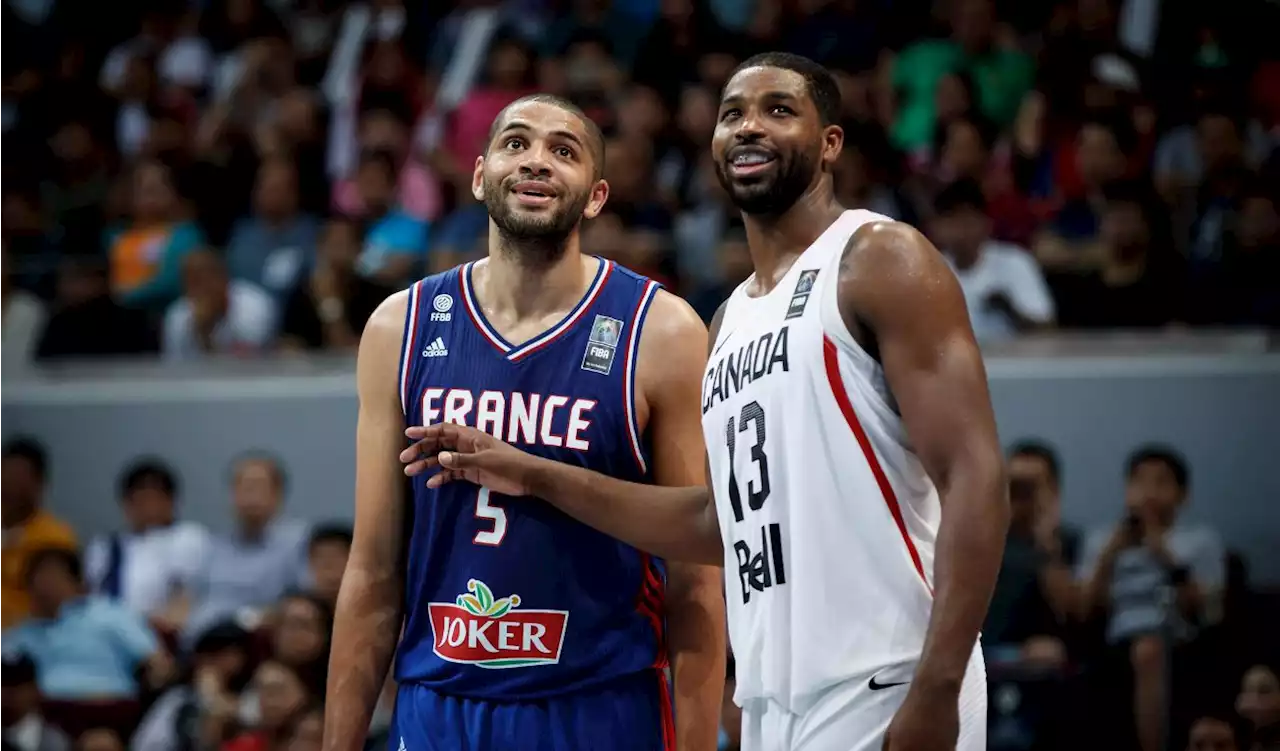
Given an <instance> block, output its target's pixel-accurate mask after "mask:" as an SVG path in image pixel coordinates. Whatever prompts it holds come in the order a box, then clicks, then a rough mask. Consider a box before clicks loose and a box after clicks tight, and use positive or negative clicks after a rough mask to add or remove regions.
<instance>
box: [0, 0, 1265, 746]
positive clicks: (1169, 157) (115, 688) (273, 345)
mask: <svg viewBox="0 0 1280 751" xmlns="http://www.w3.org/2000/svg"><path fill="white" fill-rule="evenodd" d="M1218 6H1221V7H1218ZM86 8H89V10H86ZM3 12H4V40H5V51H4V55H5V57H4V71H3V86H4V88H3V145H4V149H5V150H4V159H3V183H2V187H3V221H2V223H0V227H2V232H3V287H2V291H3V298H2V303H3V317H2V321H3V340H2V342H3V368H4V370H3V375H4V378H5V379H10V378H13V377H17V376H21V375H22V374H24V373H26V372H30V371H29V368H28V366H29V365H30V364H31V363H45V362H50V361H56V360H60V359H74V358H86V357H115V356H128V355H152V356H155V355H159V356H162V357H164V358H166V359H173V360H194V359H199V358H202V357H206V356H210V355H219V354H222V355H237V356H255V355H258V354H260V353H269V352H276V351H285V352H298V351H323V350H330V351H339V352H342V351H348V352H350V351H351V350H352V349H353V348H354V346H355V345H356V343H357V342H358V339H359V334H360V332H361V330H362V328H363V325H364V322H365V320H366V319H367V318H368V316H369V315H370V313H371V312H372V310H373V309H374V307H376V305H377V304H378V303H379V302H380V301H381V300H382V299H383V298H384V297H385V296H386V295H387V294H389V293H390V292H391V291H393V290H395V289H399V288H402V287H403V286H404V285H405V284H406V282H407V281H409V280H411V279H413V278H416V277H418V276H421V275H423V274H427V273H433V272H437V271H441V270H444V269H447V268H449V267H451V266H453V265H455V264H457V263H459V262H461V261H465V260H469V259H472V258H476V257H479V256H481V255H483V254H484V252H485V249H486V236H487V229H488V222H487V217H486V214H485V211H484V207H483V206H482V205H480V204H478V203H476V202H475V200H474V199H473V198H472V196H471V190H470V185H471V179H472V169H473V165H474V160H475V158H476V156H477V155H478V154H480V153H481V152H482V151H483V149H484V147H485V139H486V136H487V132H488V127H489V124H490V122H491V121H492V119H493V118H494V116H495V115H496V114H497V113H498V112H499V111H500V110H501V109H502V107H503V106H505V105H506V104H507V103H509V102H510V101H512V100H513V99H515V98H516V97H518V96H521V95H523V94H526V93H530V92H534V91H550V92H554V93H558V94H563V95H566V96H569V97H571V98H572V99H573V100H574V101H576V102H578V103H579V104H580V105H581V106H582V107H583V108H584V110H585V111H587V112H588V114H589V115H590V116H591V117H592V118H593V119H595V120H596V121H597V122H598V123H599V124H600V125H601V127H602V129H603V130H604V132H605V134H606V136H607V163H606V171H605V174H606V178H607V179H608V181H609V183H610V187H611V191H610V200H609V203H608V206H607V207H606V210H605V213H604V214H603V215H602V216H600V217H599V218H597V219H595V220H593V221H592V222H590V223H589V225H587V226H586V227H585V228H584V240H583V242H584V248H585V249H586V250H587V251H588V252H591V253H597V254H600V255H605V256H608V257H611V258H613V259H615V260H617V261H619V262H621V263H623V264H625V265H627V266H630V267H632V268H634V269H636V270H638V271H641V272H643V273H645V274H648V275H651V276H653V277H654V278H656V279H658V280H660V281H662V282H663V283H664V284H666V285H668V286H669V287H671V288H672V289H673V290H675V291H677V292H678V293H680V294H682V295H683V296H685V297H686V298H687V299H689V300H690V301H691V302H692V303H693V304H694V305H695V307H696V308H697V309H698V310H700V311H701V312H703V314H704V315H707V316H709V315H710V313H711V312H712V311H714V309H715V308H716V306H717V305H718V304H719V302H720V301H721V300H722V299H723V298H724V297H725V296H726V295H727V293H728V292H729V291H730V290H731V289H732V288H733V287H734V286H735V285H736V284H738V283H739V282H740V281H741V280H742V279H744V278H745V277H746V276H747V274H748V273H749V272H750V259H749V257H748V255H747V248H746V242H745V234H744V232H743V229H742V225H741V221H740V219H739V218H738V216H737V214H736V212H735V211H734V209H733V207H732V206H731V205H730V204H729V202H728V201H727V198H726V196H725V194H724V193H723V191H722V190H721V188H720V185H719V183H718V181H717V179H716V177H715V173H714V167H713V166H712V165H711V164H710V161H709V151H708V144H709V140H710V135H711V132H712V129H713V128H714V125H715V122H716V118H717V97H718V91H719V88H720V87H721V86H722V84H723V83H724V82H725V80H726V77H727V76H728V74H729V73H730V71H731V70H732V69H733V67H734V66H735V65H736V64H737V62H738V61H740V60H742V59H744V58H745V57H746V56H747V55H749V54H751V53H754V52H757V51H762V50H769V49H784V50H789V51H794V52H798V53H801V54H805V55H808V56H811V57H813V58H815V59H817V60H819V61H820V62H822V63H823V64H825V65H827V66H829V67H830V68H831V69H832V70H833V71H834V72H835V73H836V75H837V78H838V80H839V83H840V86H841V90H842V95H843V108H844V113H843V117H844V122H843V125H844V129H845V134H846V141H845V149H844V153H843V155H842V157H841V160H840V162H839V165H838V168H837V171H836V175H835V177H836V188H837V192H838V195H839V197H840V198H841V200H842V201H843V202H844V203H845V205H847V206H851V207H864V208H870V209H872V210H875V211H879V212H882V213H884V214H887V215H889V216H892V217H894V218H898V219H902V220H904V221H908V222H911V223H913V224H916V225H917V226H919V227H920V228H921V229H922V230H924V231H925V232H926V233H927V234H928V235H929V236H930V238H931V239H933V240H934V242H935V244H936V245H937V246H938V248H939V250H940V251H941V252H943V253H944V254H945V255H946V257H947V258H948V259H949V261H950V262H951V263H952V265H953V267H954V269H955V271H956V274H957V276H958V278H959V280H960V282H961V285H962V287H963V290H964V293H965V296H966V301H967V303H968V306H969V311H970V315H971V318H972V320H973V324H974V328H975V331H976V332H977V334H978V336H979V338H980V339H982V340H983V341H984V342H995V341H1000V340H1004V339H1008V338H1011V337H1015V336H1018V335H1019V334H1022V333H1025V332H1033V331H1042V330H1045V329H1051V328H1054V327H1063V328H1085V329H1102V328H1143V329H1161V328H1166V327H1171V326H1187V325H1189V326H1212V327H1244V326H1247V327H1273V326H1277V325H1280V148H1278V147H1280V60H1277V59H1276V58H1277V55H1276V49H1275V47H1274V44H1273V40H1272V39H1270V38H1269V37H1267V35H1259V34H1254V33H1251V32H1252V31H1253V30H1255V29H1266V28H1272V29H1274V28H1280V9H1278V8H1277V7H1276V6H1275V5H1274V4H1268V3H1266V2H1263V1H1262V0H1257V2H1249V0H1241V1H1240V2H1237V3H1222V4H1215V6H1214V7H1212V8H1205V7H1203V6H1202V4H1199V3H1183V2H1176V1H1169V0H1165V1H1164V2H1161V1H1160V0H1149V1H1147V2H1139V1H1138V0H1126V1H1125V2H1121V0H1056V1H1055V2H1049V1H1047V0H1046V2H1040V3H1023V2H1014V1H1013V0H999V1H996V0H613V1H612V2H610V1H609V0H559V1H558V2H557V1H556V0H502V1H498V0H459V1H458V2H402V1H401V0H370V1H369V2H366V3H348V2H340V1H339V0H190V2H181V1H178V0H171V1H170V0H118V1H117V2H112V3H110V4H109V8H108V7H107V6H106V5H104V6H103V7H102V8H101V9H98V8H92V7H91V6H85V5H84V4H78V3H74V2H71V1H70V0H5V2H4V6H3ZM1255 37H1256V38H1255ZM1116 464H1117V466H1116V467H1115V470H1114V471H1116V472H1123V473H1124V476H1125V477H1126V479H1127V486H1126V487H1127V491H1126V496H1125V498H1123V499H1116V504H1115V508H1116V513H1115V516H1116V518H1117V519H1119V520H1120V521H1119V522H1118V523H1117V525H1116V526H1115V527H1114V528H1111V529H1102V530H1074V529H1071V528H1070V527H1069V525H1066V524H1064V523H1063V522H1062V521H1061V514H1060V510H1059V508H1058V490H1059V488H1060V485H1061V483H1062V482H1063V481H1064V479H1065V478H1062V477H1060V476H1059V467H1058V462H1057V459H1056V456H1055V454H1054V451H1053V449H1052V447H1048V446H1044V445H1042V444H1037V443H1034V442H1032V443H1025V444H1020V445H1019V446H1017V447H1015V448H1014V449H1013V450H1012V452H1011V456H1010V469H1011V475H1012V478H1013V480H1012V484H1011V489H1010V490H1011V498H1012V501H1013V504H1014V524H1013V527H1012V529H1011V531H1010V537H1009V543H1008V550H1007V553H1006V559H1005V564H1004V569H1003V570H1002V572H1001V576H1000V581H999V583H998V586H997V593H996V597H995V599H994V601H993V605H992V609H991V615H990V618H989V621H988V623H987V625H986V628H985V629H984V634H985V636H984V643H985V645H986V649H987V656H988V660H989V662H990V675H991V688H992V693H991V710H992V711H991V748H992V749H996V750H997V751H1002V750H1007V751H1026V750H1027V749H1040V748H1082V747H1093V748H1112V747H1114V748H1117V749H1142V751H1157V749H1162V748H1174V749H1180V748H1187V749H1189V750H1190V751H1210V750H1213V751H1232V750H1239V751H1244V750H1245V749H1254V750H1260V749H1273V748H1280V673H1278V671H1280V667H1277V662H1276V658H1277V656H1280V653H1278V652H1277V650H1276V646H1277V645H1276V643H1275V636H1274V635H1275V633H1280V622H1277V621H1276V620H1275V616H1276V613H1277V611H1280V608H1276V607H1275V603H1274V598H1272V599H1267V598H1266V597H1263V595H1262V594H1261V593H1259V592H1255V591H1254V590H1253V589H1251V588H1250V587H1249V586H1248V583H1247V580H1246V576H1245V571H1246V570H1247V568H1246V566H1245V562H1243V561H1241V560H1240V559H1239V557H1238V556H1235V555H1233V554H1232V552H1231V551H1230V550H1227V549H1225V547H1224V545H1223V543H1222V541H1221V539H1220V538H1219V536H1218V535H1217V533H1216V532H1215V531H1214V530H1213V529H1211V528H1208V527H1205V526H1202V525H1194V524H1191V523H1188V522H1184V521H1182V520H1181V517H1180V512H1181V510H1182V508H1183V503H1184V500H1185V498H1186V495H1187V492H1188V488H1189V487H1190V483H1191V478H1192V473H1191V469H1190V468H1189V467H1187V466H1186V463H1185V462H1184V461H1183V459H1182V458H1181V457H1179V456H1178V455H1177V454H1176V453H1175V452H1172V451H1169V450H1167V449H1164V448H1161V447H1157V446H1151V447H1141V448H1138V449H1136V450H1135V453H1134V454H1133V456H1132V457H1131V458H1130V459H1129V460H1128V462H1127V463H1125V462H1124V460H1123V458H1122V457H1120V458H1117V460H1116ZM48 471H49V468H48V467H47V466H46V460H45V456H44V452H43V450H42V449H41V447H40V446H39V445H38V444H35V443H33V442H31V441H25V440H17V441H14V442H11V443H10V444H8V445H7V446H6V447H5V450H4V467H3V500H4V508H3V524H4V558H3V561H4V570H3V597H4V600H3V610H2V613H3V625H4V629H5V630H4V634H3V648H4V655H5V657H4V668H3V687H4V691H3V701H4V714H3V725H4V735H3V739H4V749H5V751H9V749H15V750H17V751H37V750H39V751H60V750H61V749H67V748H80V749H86V750H87V751H98V750H99V749H101V750H102V751H106V750H107V749H119V748H134V749H141V750H143V751H166V750H168V749H178V750H185V749H228V750H229V751H278V750H282V749H287V750H288V751H304V750H306V749H316V748H318V747H319V722H320V707H321V703H322V700H323V687H324V673H325V666H326V664H327V655H328V650H329V644H328V639H329V623H330V620H331V616H332V610H331V608H332V603H333V601H334V597H335V594H336V588H337V583H338V581H339V580H340V578H341V573H342V570H343V566H344V564H345V557H346V552H347V548H348V545H349V542H350V531H349V529H346V528H344V527H342V526H341V525H324V524H320V523H318V522H317V520H305V519H300V518H296V517H294V516H291V515H290V513H289V511H288V509H287V508H286V507H285V506H284V499H285V498H286V496H287V491H288V476H287V468H285V467H283V466H281V465H280V464H279V463H278V462H277V461H276V460H275V459H274V458H272V457H271V456H270V455H267V454H246V455H245V456H244V457H242V458H241V459H240V460H239V461H237V462H236V463H235V465H234V466H233V467H232V468H231V470H230V472H229V496H230V503H229V504H228V506H227V512H226V514H227V518H228V520H229V523H228V524H227V526H226V528H227V529H228V530H230V531H229V532H226V533H223V534H215V533H213V532H211V531H209V530H207V529H204V528H203V527H201V526H199V525H196V524H193V523H190V522H184V521H182V520H181V519H180V518H179V517H180V515H179V513H178V512H179V509H180V507H179V506H178V505H177V501H178V499H179V498H180V497H181V482H180V478H178V477H177V476H175V474H174V473H173V471H172V470H170V469H169V468H168V467H167V466H166V464H165V463H164V462H163V461H159V460H152V459H144V460H140V461H139V462H138V463H136V464H135V465H132V466H130V467H126V468H122V471H121V478H120V483H119V487H118V489H117V496H118V498H119V500H120V503H121V510H122V517H123V519H125V521H126V524H125V526H124V527H123V528H122V529H120V530H118V531H115V532H108V531H105V530H99V532H100V534H97V535H95V536H93V537H91V538H90V539H87V540H77V538H76V536H75V535H74V534H73V533H72V532H71V530H70V529H69V528H68V527H66V526H65V525H64V524H63V523H61V522H60V521H59V520H58V519H56V518H55V517H54V516H52V515H51V514H50V512H49V511H48V510H46V509H44V508H43V503H44V501H45V499H44V487H45V481H46V479H47V473H48ZM60 471H65V470H60ZM188 502H195V503H199V504H202V506H204V505H206V504H217V503H218V501H217V500H216V499H210V498H200V499H188ZM205 507H206V508H207V506H205ZM82 543H83V544H82ZM1268 634H1269V635H1268ZM729 687H730V688H732V675H730V677H729ZM393 697H394V691H393V686H391V685H390V684H388V690H387V692H386V693H385V695H384V700H383V702H382V704H381V705H380V707H379V711H378V713H377V715H376V717H375V720H374V726H373V727H372V728H371V730H370V738H371V741H370V743H371V748H372V747H375V746H376V747H381V746H380V745H379V744H385V742H386V739H385V737H384V732H385V728H386V724H387V721H388V718H389V712H390V709H391V704H392V700H393ZM1082 719H1083V720H1085V721H1082ZM723 730H724V732H723V745H724V747H726V748H733V747H734V744H735V743H736V728H735V720H734V711H733V708H732V706H731V704H730V703H729V702H726V710H725V717H724V728H723Z"/></svg>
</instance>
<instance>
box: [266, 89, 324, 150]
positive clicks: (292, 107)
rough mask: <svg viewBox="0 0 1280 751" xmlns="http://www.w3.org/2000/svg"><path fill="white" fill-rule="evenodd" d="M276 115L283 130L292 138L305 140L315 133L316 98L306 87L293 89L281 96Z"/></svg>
mask: <svg viewBox="0 0 1280 751" xmlns="http://www.w3.org/2000/svg"><path fill="white" fill-rule="evenodd" d="M276 116H277V120H276V123H277V124H278V125H279V126H280V130H281V132H282V133H284V135H285V137H286V138H288V139H290V140H293V141H304V140H307V139H309V138H311V136H312V135H313V134H314V133H315V130H316V105H315V100H314V99H313V98H312V96H311V93H310V92H309V91H307V90H306V89H302V88H297V89H292V90H291V91H289V93H287V94H285V95H284V96H283V97H281V98H280V101H279V103H278V104H277V110H276Z"/></svg>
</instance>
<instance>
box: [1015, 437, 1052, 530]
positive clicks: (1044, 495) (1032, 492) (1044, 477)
mask: <svg viewBox="0 0 1280 751" xmlns="http://www.w3.org/2000/svg"><path fill="white" fill-rule="evenodd" d="M1009 502H1010V505H1011V506H1012V510H1013V516H1014V517H1015V522H1014V525H1013V526H1021V527H1024V528H1030V527H1031V525H1033V524H1034V523H1035V522H1036V520H1037V519H1040V518H1042V517H1043V515H1045V514H1048V515H1051V516H1052V517H1053V518H1055V519H1056V518H1057V516H1058V481H1057V479H1056V478H1055V477H1054V476H1053V468H1052V467H1050V466H1049V462H1047V461H1045V459H1044V458H1043V457H1040V456H1037V455H1035V454H1014V455H1013V456H1010V457H1009Z"/></svg>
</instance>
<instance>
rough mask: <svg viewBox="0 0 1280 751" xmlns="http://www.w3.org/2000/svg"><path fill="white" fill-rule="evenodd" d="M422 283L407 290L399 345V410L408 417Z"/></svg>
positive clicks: (418, 282) (419, 282)
mask: <svg viewBox="0 0 1280 751" xmlns="http://www.w3.org/2000/svg"><path fill="white" fill-rule="evenodd" d="M421 293H422V281H421V280H419V281H416V282H414V283H413V286H412V287H410V288H409V305H408V307H407V309H406V311H405V315H404V336H403V337H401V340H402V341H403V344H401V345H400V409H401V410H402V411H403V412H404V416H405V417H408V416H409V382H410V380H411V379H410V378H409V373H410V371H412V370H413V368H412V367H411V365H412V363H413V353H414V352H417V351H418V300H419V298H420V297H421V296H422V294H421Z"/></svg>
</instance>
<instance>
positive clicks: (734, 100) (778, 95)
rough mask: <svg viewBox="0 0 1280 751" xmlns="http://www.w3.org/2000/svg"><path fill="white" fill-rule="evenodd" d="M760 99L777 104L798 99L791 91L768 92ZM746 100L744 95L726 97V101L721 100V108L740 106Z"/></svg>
mask: <svg viewBox="0 0 1280 751" xmlns="http://www.w3.org/2000/svg"><path fill="white" fill-rule="evenodd" d="M760 98H761V99H767V100H770V101H775V102H776V101H778V100H781V99H791V100H794V99H796V98H797V97H796V95H795V94H793V93H791V92H789V91H766V92H765V93H763V94H761V95H760ZM744 99H746V97H745V96H744V95H742V94H732V95H730V96H727V97H725V98H724V99H721V100H720V106H721V107H723V106H725V105H726V104H738V103H739V102H741V101H742V100H744Z"/></svg>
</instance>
